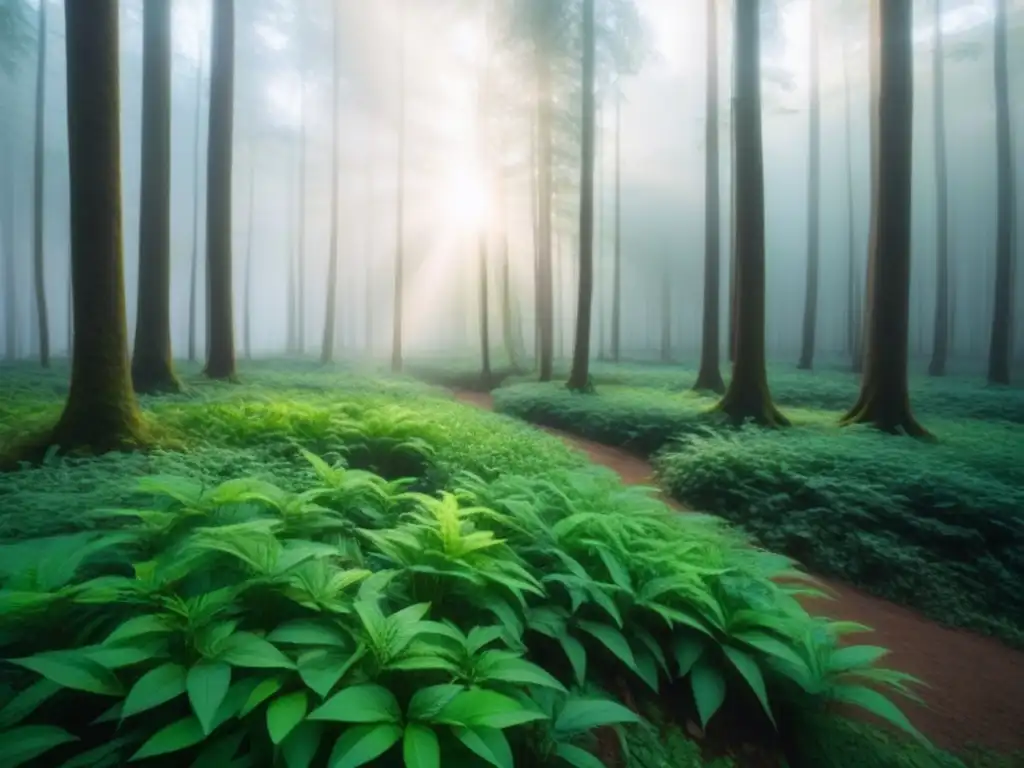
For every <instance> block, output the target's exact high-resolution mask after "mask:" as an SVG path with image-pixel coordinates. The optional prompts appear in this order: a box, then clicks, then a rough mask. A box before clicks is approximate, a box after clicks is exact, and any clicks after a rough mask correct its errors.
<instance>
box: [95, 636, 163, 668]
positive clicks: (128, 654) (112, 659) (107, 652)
mask: <svg viewBox="0 0 1024 768" xmlns="http://www.w3.org/2000/svg"><path fill="white" fill-rule="evenodd" d="M78 652H79V653H80V654H81V655H82V656H84V657H86V658H88V659H91V660H92V661H95V662H96V663H97V664H99V665H100V666H102V667H106V668H107V669H111V670H114V669H124V668H125V667H133V666H135V665H136V664H142V663H143V662H150V661H153V660H154V659H163V658H166V657H167V639H166V638H163V637H159V636H157V635H151V636H149V637H140V638H136V639H135V640H133V641H132V642H130V643H129V642H127V641H126V642H124V643H117V644H114V645H91V646H86V647H84V648H80V649H79V650H78Z"/></svg>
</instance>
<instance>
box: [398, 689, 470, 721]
mask: <svg viewBox="0 0 1024 768" xmlns="http://www.w3.org/2000/svg"><path fill="white" fill-rule="evenodd" d="M463 690H465V688H464V686H461V685H456V684H455V683H442V684H441V685H430V686H427V687H426V688H420V689H419V690H417V691H416V693H414V694H413V695H412V698H411V699H410V700H409V719H410V720H420V721H424V722H429V721H431V720H433V718H434V717H436V716H437V713H438V712H440V711H441V710H442V709H443V708H444V707H445V705H446V704H448V702H450V701H451V700H452V699H454V698H455V697H456V696H458V695H459V694H460V693H462V691H463Z"/></svg>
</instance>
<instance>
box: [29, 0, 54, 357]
mask: <svg viewBox="0 0 1024 768" xmlns="http://www.w3.org/2000/svg"><path fill="white" fill-rule="evenodd" d="M46 5H47V0H39V30H38V34H39V45H38V47H37V50H38V57H37V62H36V124H35V148H34V151H33V158H32V165H33V176H34V179H33V190H32V278H33V280H32V281H33V289H34V292H35V300H36V324H37V333H38V335H39V363H40V365H42V367H43V368H49V367H50V324H49V318H48V317H47V311H46V277H45V250H44V243H43V221H44V214H45V211H46V204H45V200H46V197H45V194H44V192H45V180H46V164H45V157H46V147H45V142H46Z"/></svg>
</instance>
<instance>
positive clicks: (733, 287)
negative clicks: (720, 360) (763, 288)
mask: <svg viewBox="0 0 1024 768" xmlns="http://www.w3.org/2000/svg"><path fill="white" fill-rule="evenodd" d="M729 116H730V119H731V120H732V124H733V125H735V124H736V99H735V98H733V99H732V101H731V102H730V104H729ZM730 164H731V167H730V169H729V170H730V172H731V174H732V189H731V190H730V192H729V231H730V232H731V233H732V236H731V237H730V238H729V362H730V363H735V362H736V334H737V333H738V332H739V331H738V328H739V321H738V319H737V307H738V306H739V304H738V300H737V298H736V291H737V285H738V282H737V278H736V274H737V271H738V267H737V264H736V194H737V190H736V148H735V146H734V147H733V152H732V157H731V158H730Z"/></svg>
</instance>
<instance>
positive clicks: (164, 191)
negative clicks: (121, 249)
mask: <svg viewBox="0 0 1024 768" xmlns="http://www.w3.org/2000/svg"><path fill="white" fill-rule="evenodd" d="M44 5H45V3H44ZM142 19H143V63H142V194H141V200H140V202H139V290H138V305H137V309H136V320H135V348H134V351H133V353H132V383H133V384H134V386H135V391H136V392H139V393H144V392H147V393H148V392H176V391H178V390H179V389H180V385H179V383H178V379H177V378H176V377H175V375H174V365H173V363H172V359H171V3H170V2H169V0H157V1H156V2H153V0H150V2H148V3H146V4H145V5H144V6H143V15H142Z"/></svg>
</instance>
